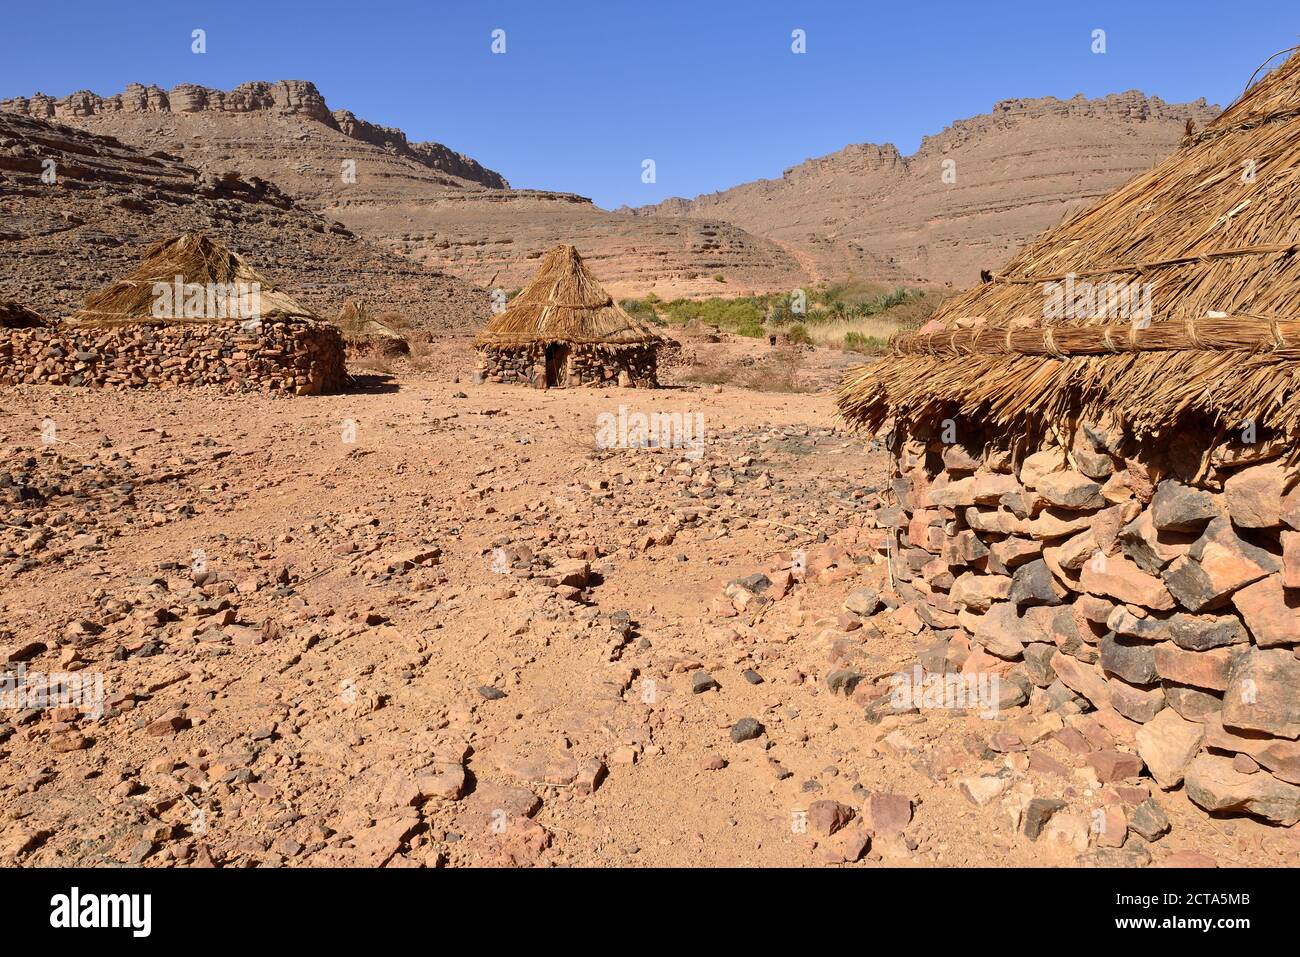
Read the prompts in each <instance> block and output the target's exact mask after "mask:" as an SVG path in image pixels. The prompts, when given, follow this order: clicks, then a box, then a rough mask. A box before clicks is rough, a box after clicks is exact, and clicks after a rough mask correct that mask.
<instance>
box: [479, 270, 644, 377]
mask: <svg viewBox="0 0 1300 957" xmlns="http://www.w3.org/2000/svg"><path fill="white" fill-rule="evenodd" d="M474 341H475V345H476V346H477V348H478V350H479V355H480V358H481V359H482V360H483V362H484V364H485V371H486V372H487V373H488V375H489V377H490V378H493V379H494V380H496V381H516V380H522V381H528V382H530V383H532V384H536V385H539V386H557V385H578V384H588V385H599V384H602V383H605V382H608V381H611V380H618V381H620V382H621V383H622V384H624V385H643V386H645V385H650V386H652V385H654V384H655V381H654V380H655V371H654V350H655V348H656V347H657V346H658V345H659V344H660V343H662V342H663V338H662V337H661V336H660V335H659V334H658V333H657V332H655V331H654V330H653V329H652V328H650V327H649V326H647V325H646V324H645V323H643V322H641V321H639V320H637V319H635V318H633V317H632V316H630V315H628V313H627V312H626V311H625V310H624V309H623V307H622V306H620V305H619V304H618V303H616V302H615V301H614V299H613V297H611V296H610V294H609V293H608V292H606V291H605V289H604V287H603V286H601V284H600V283H599V282H598V281H597V279H596V277H595V276H593V275H592V274H591V270H589V269H588V268H587V265H586V263H584V262H583V261H582V257H581V256H580V255H578V250H577V249H575V248H574V247H573V246H569V245H561V246H556V247H555V248H554V249H552V250H551V251H550V252H549V253H547V254H546V258H545V259H543V260H542V265H541V267H540V268H539V269H538V270H537V274H536V275H535V276H533V278H532V280H531V281H530V282H529V283H528V285H527V286H525V287H524V288H523V290H522V291H521V292H520V293H519V295H517V296H516V297H515V298H514V299H513V300H512V301H511V302H510V304H509V305H508V306H507V307H506V309H505V310H504V311H503V312H501V313H500V314H498V315H496V316H494V317H493V318H492V320H491V321H490V322H488V324H487V325H486V326H485V327H484V328H483V330H482V331H481V332H479V334H478V335H477V336H476V337H475V340H474Z"/></svg>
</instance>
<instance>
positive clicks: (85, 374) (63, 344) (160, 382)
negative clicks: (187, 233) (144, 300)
mask: <svg viewBox="0 0 1300 957" xmlns="http://www.w3.org/2000/svg"><path fill="white" fill-rule="evenodd" d="M346 381H347V372H346V369H345V368H344V361H343V338H342V335H341V334H340V333H339V331H338V330H337V329H335V328H334V327H333V326H331V325H329V324H328V323H324V322H313V321H310V320H289V319H286V320H282V321H275V322H271V321H267V322H264V323H263V324H262V326H261V328H260V329H259V330H258V331H256V332H251V331H250V332H245V331H243V329H242V328H241V327H240V325H238V324H234V323H229V322H223V323H211V324H194V323H187V324H184V325H145V324H135V325H128V326H113V327H106V328H94V327H85V328H77V327H70V326H56V327H52V328H44V329H5V330H0V385H16V384H19V383H36V384H46V385H71V386H99V387H109V388H145V387H150V386H152V387H156V388H169V387H175V386H186V385H215V386H221V387H222V388H224V389H227V390H229V391H237V392H278V393H285V394H291V395H315V394H318V393H322V392H332V391H336V390H338V389H340V388H342V387H343V386H344V385H345V383H346Z"/></svg>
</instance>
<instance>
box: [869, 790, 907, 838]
mask: <svg viewBox="0 0 1300 957" xmlns="http://www.w3.org/2000/svg"><path fill="white" fill-rule="evenodd" d="M868 808H869V811H870V814H871V830H872V832H873V833H875V834H888V833H891V832H899V831H902V830H903V829H904V828H906V827H907V825H908V824H910V823H912V799H911V798H909V797H907V796H906V795H904V794H893V793H877V794H873V795H871V800H870V802H869V804H868Z"/></svg>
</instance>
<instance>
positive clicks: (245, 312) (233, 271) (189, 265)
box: [66, 233, 319, 327]
mask: <svg viewBox="0 0 1300 957" xmlns="http://www.w3.org/2000/svg"><path fill="white" fill-rule="evenodd" d="M177 277H180V282H181V284H182V285H198V286H204V287H208V286H211V287H212V289H213V290H214V301H211V302H208V303H205V308H204V309H203V314H202V315H198V316H185V315H184V314H183V309H182V308H180V306H179V305H178V306H177V307H176V308H175V309H173V310H172V314H170V315H167V316H165V317H160V316H158V315H156V314H155V312H156V311H157V310H156V309H155V305H156V303H157V302H158V299H159V293H158V289H157V287H158V284H162V285H164V286H168V287H174V286H175V284H176V282H177ZM221 287H227V288H225V289H223V288H221ZM254 290H255V293H254ZM214 307H215V308H214ZM254 307H256V308H254ZM254 311H256V312H257V313H258V316H252V315H251V314H252V313H253V312H254ZM245 318H261V319H263V320H267V321H276V320H281V319H307V320H315V321H319V319H318V317H317V316H316V314H315V313H314V312H312V311H311V310H310V309H308V308H306V307H305V306H303V305H302V304H300V303H299V302H298V301H297V300H295V299H294V298H293V297H291V296H289V295H288V294H286V293H285V292H283V291H282V290H280V289H278V288H277V287H276V286H275V284H274V283H272V282H270V281H269V280H267V279H266V277H265V276H262V275H261V274H260V273H258V272H257V271H256V270H255V269H253V267H252V266H250V265H249V264H248V263H247V262H246V261H245V260H244V258H243V257H242V256H240V255H239V254H237V253H234V252H232V251H231V250H229V249H227V248H226V247H225V246H223V245H221V244H220V243H217V242H214V241H213V240H211V239H209V238H208V237H207V236H204V235H203V234H201V233H183V234H182V235H180V236H177V237H175V238H173V239H168V240H165V241H163V242H160V243H157V244H155V245H154V246H152V247H151V248H150V249H149V251H148V252H147V253H145V258H144V261H143V262H141V263H140V265H139V266H138V267H137V268H136V269H135V270H134V271H133V272H132V273H131V274H130V275H128V276H126V277H124V278H122V279H119V280H118V281H117V282H115V283H113V284H112V285H109V286H106V287H105V288H103V289H101V290H99V291H98V292H94V293H91V294H90V295H89V296H87V297H86V305H85V307H84V308H82V309H79V310H78V311H77V312H75V313H73V314H72V315H71V316H69V317H68V319H67V320H66V322H67V323H68V324H70V325H74V326H90V327H112V326H121V325H137V324H142V323H143V324H151V325H173V324H180V323H211V322H223V321H231V322H238V321H242V320H243V319H245Z"/></svg>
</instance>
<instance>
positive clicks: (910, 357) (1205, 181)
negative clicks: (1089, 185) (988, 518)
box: [839, 54, 1300, 442]
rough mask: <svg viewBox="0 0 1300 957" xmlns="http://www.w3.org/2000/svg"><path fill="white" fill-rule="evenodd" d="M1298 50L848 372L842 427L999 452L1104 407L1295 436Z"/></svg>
mask: <svg viewBox="0 0 1300 957" xmlns="http://www.w3.org/2000/svg"><path fill="white" fill-rule="evenodd" d="M1297 252H1300V54H1298V55H1293V56H1291V57H1290V58H1289V59H1288V60H1287V61H1286V62H1285V63H1283V64H1282V65H1281V66H1280V67H1278V68H1277V69H1275V70H1274V71H1273V72H1272V73H1270V74H1268V75H1267V76H1265V77H1264V78H1263V79H1262V80H1260V81H1259V82H1258V83H1256V84H1255V85H1254V86H1252V87H1250V88H1249V89H1248V90H1247V92H1246V93H1245V94H1244V95H1243V96H1242V97H1241V98H1240V99H1239V100H1238V101H1237V102H1236V103H1234V104H1233V105H1232V106H1231V107H1230V108H1229V109H1227V110H1226V111H1225V112H1224V113H1223V114H1222V115H1221V116H1219V117H1218V118H1217V119H1216V120H1215V121H1214V122H1213V123H1212V124H1211V125H1210V126H1208V127H1207V128H1206V129H1204V130H1201V131H1199V132H1198V131H1193V130H1190V129H1189V131H1188V135H1187V136H1186V138H1185V139H1184V142H1183V144H1182V146H1181V148H1180V149H1179V150H1178V151H1177V152H1176V153H1175V154H1174V155H1173V156H1171V157H1169V158H1168V159H1167V160H1165V161H1164V162H1162V163H1160V164H1158V165H1156V166H1155V167H1154V168H1152V169H1151V170H1150V171H1148V172H1147V173H1144V174H1142V175H1141V176H1138V177H1137V178H1136V179H1134V180H1132V181H1131V182H1129V183H1128V184H1126V185H1125V186H1123V187H1121V188H1120V189H1118V190H1116V191H1115V192H1114V193H1111V194H1110V195H1109V196H1107V197H1105V198H1104V199H1102V200H1101V201H1100V202H1098V203H1097V204H1096V205H1094V206H1093V207H1092V208H1090V209H1088V210H1086V211H1083V212H1080V213H1079V214H1078V215H1075V216H1074V217H1072V218H1071V219H1070V220H1068V221H1067V222H1065V223H1063V224H1062V225H1061V226H1059V227H1057V228H1055V229H1052V230H1050V231H1048V232H1047V233H1045V234H1044V235H1043V236H1042V237H1040V238H1039V239H1038V240H1037V241H1036V242H1034V243H1032V244H1031V245H1030V246H1029V247H1028V248H1027V249H1025V250H1024V251H1023V252H1021V254H1020V255H1018V256H1017V257H1015V258H1014V259H1013V260H1011V262H1009V263H1008V264H1007V265H1006V266H1005V267H1004V268H1003V269H1002V270H1000V271H999V272H997V273H996V274H995V275H993V276H992V278H991V281H988V282H985V283H984V284H982V285H979V286H976V287H975V288H973V289H971V290H970V291H968V292H966V293H964V294H962V295H959V296H957V297H955V298H953V299H951V300H950V301H948V302H947V303H945V304H944V305H943V306H942V307H941V308H940V310H939V312H938V313H937V314H936V316H935V317H934V319H933V320H932V321H931V322H930V323H928V324H927V325H926V326H924V327H922V329H921V330H920V331H919V332H916V333H912V334H908V335H902V336H899V337H896V338H895V339H894V341H893V342H892V343H891V346H890V348H889V349H888V350H887V354H886V355H885V357H883V358H881V359H879V360H878V361H874V362H871V363H869V364H867V365H864V366H861V367H859V368H857V369H855V370H852V371H850V372H849V373H848V374H847V375H846V376H845V379H844V381H843V383H842V386H841V389H840V393H839V406H840V410H841V413H842V414H843V415H844V417H845V418H846V419H847V420H848V421H849V422H850V423H853V424H855V425H859V426H863V427H867V428H877V427H879V426H880V425H881V424H882V423H884V422H885V421H886V420H892V421H894V422H895V423H897V424H900V425H902V426H905V427H911V426H915V425H917V424H920V423H926V424H928V425H929V426H930V427H935V425H936V423H938V422H940V421H942V420H944V419H947V418H950V417H962V418H965V419H967V420H974V421H979V422H981V423H982V424H983V425H984V426H985V427H987V428H988V429H989V430H990V431H993V432H996V433H998V434H999V435H1002V436H1004V437H1006V438H1007V439H1009V440H1016V439H1031V440H1032V439H1033V438H1035V437H1041V435H1042V434H1043V433H1044V431H1045V430H1047V429H1051V428H1056V429H1063V430H1064V431H1066V432H1068V431H1070V430H1071V429H1072V428H1073V426H1074V424H1075V423H1077V422H1078V421H1079V420H1080V419H1089V418H1095V417H1097V416H1100V415H1102V414H1104V413H1109V414H1110V415H1112V416H1113V417H1114V418H1115V419H1117V420H1119V421H1120V422H1121V423H1122V424H1123V426H1124V427H1125V429H1126V430H1127V431H1128V432H1129V433H1130V434H1131V435H1132V436H1134V437H1135V438H1136V439H1138V440H1139V441H1145V440H1149V439H1151V438H1155V437H1160V436H1168V435H1170V434H1173V433H1175V432H1177V431H1178V430H1179V429H1180V426H1182V425H1183V424H1186V423H1189V422H1191V421H1193V420H1194V421H1196V422H1197V423H1198V424H1203V425H1204V424H1208V425H1209V426H1210V427H1211V428H1213V429H1216V430H1227V429H1232V428H1237V427H1239V425H1240V423H1241V422H1243V421H1244V420H1250V421H1252V422H1255V423H1258V424H1259V426H1260V427H1261V429H1263V428H1268V429H1269V430H1271V431H1272V432H1273V433H1274V434H1275V435H1280V436H1285V437H1287V438H1288V439H1289V440H1291V441H1292V442H1294V440H1296V439H1297V438H1300V313H1298V312H1297V309H1296V302H1297V296H1298V295H1300V256H1298V255H1297Z"/></svg>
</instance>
